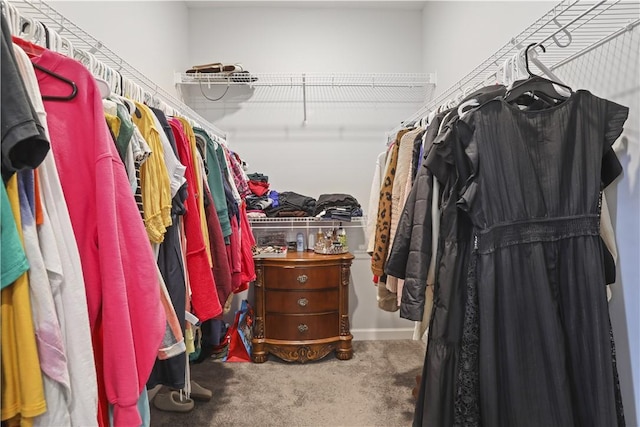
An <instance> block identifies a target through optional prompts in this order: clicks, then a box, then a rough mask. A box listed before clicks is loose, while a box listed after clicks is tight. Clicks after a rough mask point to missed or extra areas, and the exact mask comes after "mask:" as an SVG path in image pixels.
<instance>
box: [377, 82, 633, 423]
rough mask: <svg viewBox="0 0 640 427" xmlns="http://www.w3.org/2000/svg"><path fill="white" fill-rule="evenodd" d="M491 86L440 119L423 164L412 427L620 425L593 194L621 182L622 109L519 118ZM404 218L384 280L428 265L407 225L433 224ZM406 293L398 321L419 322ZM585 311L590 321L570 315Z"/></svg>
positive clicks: (578, 109)
mask: <svg viewBox="0 0 640 427" xmlns="http://www.w3.org/2000/svg"><path fill="white" fill-rule="evenodd" d="M494 89H495V87H490V88H485V89H483V90H481V91H480V92H484V93H480V98H479V99H480V102H479V105H480V106H479V107H477V108H476V109H474V110H472V111H470V112H468V113H465V115H464V117H462V118H458V117H457V111H456V110H454V112H452V113H451V114H449V116H448V117H447V118H446V119H445V120H446V123H445V125H444V127H442V131H441V133H440V134H439V135H438V137H437V138H436V139H435V141H434V144H433V146H432V148H431V149H430V150H429V151H428V152H427V156H426V157H425V165H426V167H427V168H426V169H427V170H428V171H431V172H432V173H433V175H434V177H436V178H437V180H438V182H439V183H440V184H441V192H442V194H441V196H440V200H442V201H443V202H442V206H441V213H440V220H441V223H440V230H439V235H440V241H441V242H444V244H440V245H438V249H437V254H434V255H435V256H436V257H437V258H436V265H437V266H438V268H437V269H436V284H435V289H434V312H433V315H432V317H431V323H430V328H429V339H428V346H427V353H426V356H425V364H424V369H423V375H422V382H421V386H420V392H419V396H418V400H417V402H416V412H415V414H414V423H413V424H414V425H415V426H448V425H451V426H452V425H469V426H473V425H478V426H479V425H492V426H493V425H496V426H500V425H504V426H507V425H509V426H511V425H524V424H527V423H531V422H533V423H534V424H535V425H574V424H576V425H624V418H623V413H622V403H621V398H620V392H619V386H618V379H617V372H616V369H615V350H614V344H613V341H612V338H611V326H610V322H609V318H608V307H607V305H606V293H605V284H606V282H607V280H606V279H605V276H604V267H603V256H602V250H601V249H602V244H601V238H600V236H599V234H600V233H601V229H600V228H601V227H600V223H599V216H600V212H599V209H600V205H599V197H600V190H601V188H603V187H604V186H606V185H607V184H609V182H610V181H611V180H612V179H613V178H615V176H617V173H619V171H620V165H619V163H618V162H617V159H615V158H612V155H613V156H615V154H613V151H612V150H611V148H610V146H611V144H612V143H613V142H614V141H615V139H616V138H617V137H618V136H619V135H620V132H621V131H622V124H623V123H624V121H625V119H626V115H627V113H628V110H627V109H626V108H625V107H621V106H619V105H617V104H614V103H612V102H610V101H606V100H603V99H600V98H597V97H595V96H593V95H591V94H590V93H588V92H586V91H578V92H575V93H574V94H573V95H572V96H571V97H570V98H569V99H568V100H567V101H565V102H564V103H562V104H559V105H558V106H557V107H554V108H551V109H548V110H539V111H538V110H527V111H521V110H520V109H518V107H516V106H513V105H510V104H508V103H507V102H506V101H504V99H503V98H502V95H501V94H499V95H498V96H497V97H496V96H494V95H495V94H491V91H493V90H494ZM474 96H475V95H474ZM585 117H589V118H590V119H589V120H585ZM427 132H428V134H427V139H429V130H428V131H427ZM541 141H544V142H545V143H544V144H543V143H541ZM425 148H427V149H428V147H425ZM421 173H422V175H421ZM424 175H425V173H424V172H423V171H422V170H421V171H420V172H418V176H417V178H416V187H417V186H418V185H420V180H421V179H422V176H424ZM416 187H414V189H413V190H412V192H411V194H410V200H409V201H408V204H409V203H411V198H412V197H415V196H414V192H417V191H416ZM427 200H428V199H427ZM460 208H462V209H460ZM411 216H413V214H412V213H411V212H410V211H409V212H408V211H405V212H404V213H403V218H402V219H401V223H400V226H399V231H398V232H399V235H398V236H396V241H395V243H394V247H393V249H392V254H391V257H390V260H389V263H388V264H387V272H388V273H389V274H394V275H395V273H400V274H402V271H403V270H404V272H405V273H406V274H407V275H409V274H412V273H413V272H412V270H414V269H415V266H416V265H418V266H419V265H427V264H428V262H427V263H425V262H424V261H425V260H427V261H428V260H430V259H431V256H432V254H431V253H429V252H430V251H429V250H428V249H429V248H428V247H427V246H426V244H425V242H424V240H425V236H427V240H430V237H429V234H428V233H425V234H416V231H417V230H416V228H415V227H417V226H421V227H425V230H426V231H428V230H429V228H430V224H431V221H430V220H429V219H428V218H425V221H424V222H423V223H422V224H418V223H416V221H413V220H412V219H413V218H411ZM411 235H413V236H417V235H420V238H418V239H414V240H415V241H414V240H412V239H411V237H410V236H411ZM420 244H422V247H424V248H425V249H426V252H425V255H423V258H422V260H420V261H418V260H415V262H414V261H412V262H408V260H409V258H408V257H409V256H411V255H410V254H411V253H412V251H409V249H408V248H409V247H416V246H415V245H420ZM405 269H406V270H405ZM514 284H516V285H517V286H513V285H514ZM408 285H409V280H408V279H407V282H406V284H405V288H404V292H403V300H402V306H401V316H403V317H405V316H414V317H415V318H417V317H418V316H419V313H420V310H419V309H417V310H416V309H415V308H416V303H417V304H418V306H417V307H419V304H421V301H423V298H422V297H421V295H420V289H421V287H420V286H417V287H412V286H408ZM412 290H417V291H418V292H412ZM408 304H412V305H408ZM410 307H413V308H412V309H410ZM585 308H586V310H587V312H588V316H584V315H578V312H580V313H583V314H584V313H585V312H584V309H585ZM533 325H535V327H533ZM576 337H581V338H580V340H577V339H576ZM532 343H533V344H532ZM541 360H544V363H541V362H540V361H541ZM567 360H568V361H569V362H568V363H567ZM595 360H598V361H599V362H597V363H596V362H595ZM523 366H525V367H527V369H522V367H523ZM606 366H609V368H606ZM538 367H539V368H538ZM540 369H544V372H542V371H540ZM550 371H551V372H553V375H551V376H550V375H549V374H548V373H549V372H550ZM547 380H549V381H551V382H549V381H547ZM521 384H528V387H527V388H526V389H523V388H522V387H521ZM505 390H506V391H505ZM443 391H444V392H443ZM596 400H597V401H598V402H599V403H596ZM541 408H544V409H542V410H541ZM548 408H554V409H553V410H548ZM592 420H595V421H592Z"/></svg>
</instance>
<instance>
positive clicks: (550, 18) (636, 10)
mask: <svg viewBox="0 0 640 427" xmlns="http://www.w3.org/2000/svg"><path fill="white" fill-rule="evenodd" d="M639 24H640V2H639V1H638V0H598V1H594V0H564V1H562V2H560V3H559V4H558V5H556V6H555V7H554V8H553V9H551V10H550V11H549V12H547V13H546V14H545V15H544V16H542V17H541V18H540V19H538V20H537V21H536V22H534V23H533V24H532V25H530V26H529V27H528V28H526V29H525V30H524V31H522V32H521V33H520V34H518V35H517V36H515V37H513V38H512V39H511V40H510V41H509V42H508V43H507V44H505V45H504V46H503V47H502V48H500V49H499V50H498V51H497V52H495V53H494V54H493V55H491V56H490V57H488V58H487V59H486V60H485V61H484V62H482V63H481V64H480V65H478V66H477V67H475V68H474V69H473V70H472V71H471V72H469V73H468V74H467V75H466V76H464V77H463V78H462V79H460V80H459V81H458V82H457V83H455V84H454V85H452V86H451V87H449V88H448V89H447V90H445V91H444V92H442V93H440V94H439V95H437V96H435V97H434V98H433V99H431V100H429V101H427V102H426V103H425V104H424V106H423V107H422V108H420V109H419V110H417V111H416V112H415V113H414V114H412V115H411V116H409V117H407V118H406V119H405V120H404V121H403V122H402V123H401V124H400V125H399V126H397V127H396V128H394V129H393V130H392V131H391V132H390V134H395V133H397V131H398V130H399V129H401V128H402V126H404V124H405V123H406V124H410V123H414V122H416V121H418V120H419V119H421V118H422V117H424V116H426V115H427V114H428V113H429V112H431V111H433V110H435V109H436V108H438V107H439V106H441V105H443V104H446V103H448V102H449V101H452V100H455V99H460V98H461V95H462V94H464V93H467V94H468V93H471V92H473V91H474V90H477V89H479V88H480V87H482V86H487V85H490V84H495V83H496V82H498V81H501V78H500V67H501V66H502V65H503V63H504V62H505V61H506V60H507V59H509V58H511V57H513V56H514V54H516V53H518V52H519V51H521V50H522V49H523V48H525V47H527V45H529V44H531V43H535V44H536V47H537V46H540V45H542V46H544V48H545V49H546V52H544V53H542V52H541V51H540V50H535V52H536V53H537V55H536V56H537V57H538V58H537V60H534V61H531V62H532V64H531V66H530V68H531V71H532V72H534V73H536V74H544V73H545V72H547V71H551V72H553V71H554V70H555V69H557V68H559V67H561V66H563V65H565V64H566V63H568V62H570V61H573V60H575V59H577V58H579V57H580V56H582V55H585V54H587V53H589V52H590V51H592V50H593V49H595V48H597V47H598V46H600V45H602V44H604V43H607V42H608V41H610V40H612V39H614V38H616V37H618V36H620V35H622V34H624V33H626V32H628V31H631V30H633V29H634V28H635V27H636V26H638V25H639ZM545 64H546V66H545Z"/></svg>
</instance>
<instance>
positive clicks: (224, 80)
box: [176, 73, 436, 88]
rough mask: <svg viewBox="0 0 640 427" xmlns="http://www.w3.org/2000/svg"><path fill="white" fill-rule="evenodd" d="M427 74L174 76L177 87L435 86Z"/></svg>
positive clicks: (187, 74) (214, 74) (201, 74)
mask: <svg viewBox="0 0 640 427" xmlns="http://www.w3.org/2000/svg"><path fill="white" fill-rule="evenodd" d="M435 79H436V77H435V74H431V73H386V74H384V73H248V74H225V73H198V74H190V73H176V83H177V84H200V83H202V82H206V83H208V84H217V85H249V86H253V87H260V86H267V87H277V86H285V87H294V86H303V85H306V86H308V87H312V86H329V87H335V88H339V87H371V88H376V87H377V88H381V87H407V88H414V87H423V86H427V85H429V84H435Z"/></svg>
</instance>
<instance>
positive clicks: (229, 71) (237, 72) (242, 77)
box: [186, 62, 258, 83]
mask: <svg viewBox="0 0 640 427" xmlns="http://www.w3.org/2000/svg"><path fill="white" fill-rule="evenodd" d="M186 73H187V74H193V75H196V76H197V75H198V74H218V75H219V76H221V78H224V79H227V81H228V80H231V81H232V82H238V83H252V82H255V81H256V80H258V78H257V77H255V76H253V75H251V73H250V72H249V71H247V70H245V69H244V68H243V67H242V64H223V63H221V62H212V63H210V64H202V65H194V66H193V67H191V68H189V69H188V70H187V71H186ZM208 78H210V77H208Z"/></svg>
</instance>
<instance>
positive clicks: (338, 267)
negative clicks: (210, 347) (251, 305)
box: [252, 252, 353, 363]
mask: <svg viewBox="0 0 640 427" xmlns="http://www.w3.org/2000/svg"><path fill="white" fill-rule="evenodd" d="M352 260H353V255H351V254H349V253H346V254H342V255H319V254H316V253H313V252H289V253H287V255H286V257H282V258H256V259H255V266H256V281H255V315H256V319H255V324H254V330H253V341H252V345H253V350H252V359H253V361H254V362H256V363H262V362H265V361H266V360H267V355H268V354H269V353H271V354H274V355H276V356H278V357H279V358H281V359H283V360H286V361H289V362H307V361H312V360H318V359H321V358H323V357H324V356H326V355H327V354H329V353H330V352H331V351H333V350H335V352H336V357H337V358H338V359H341V360H347V359H351V356H352V355H353V350H352V348H351V339H352V338H353V337H352V336H351V333H350V332H349V273H350V267H351V261H352Z"/></svg>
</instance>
